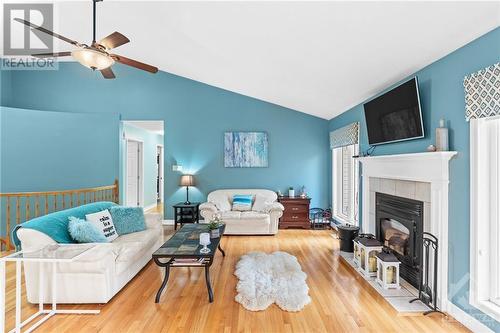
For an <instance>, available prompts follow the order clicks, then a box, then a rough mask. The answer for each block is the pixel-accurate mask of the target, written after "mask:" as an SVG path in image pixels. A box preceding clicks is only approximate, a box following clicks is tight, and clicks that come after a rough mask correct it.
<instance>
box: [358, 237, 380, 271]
mask: <svg viewBox="0 0 500 333" xmlns="http://www.w3.org/2000/svg"><path fill="white" fill-rule="evenodd" d="M362 238H368V239H375V235H373V234H358V235H357V236H356V237H355V238H354V239H353V241H352V243H353V254H354V256H353V262H354V264H355V265H356V267H358V268H360V266H361V249H360V246H359V240H360V239H362Z"/></svg>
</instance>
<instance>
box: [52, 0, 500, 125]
mask: <svg viewBox="0 0 500 333" xmlns="http://www.w3.org/2000/svg"><path fill="white" fill-rule="evenodd" d="M97 6H98V23H97V35H98V39H99V38H102V37H104V36H106V35H107V34H109V33H111V32H113V31H115V30H116V31H120V32H121V33H123V34H124V35H126V36H127V37H129V38H130V40H131V43H129V44H127V45H124V46H121V47H120V48H117V49H116V50H115V52H116V53H118V54H123V55H125V56H127V57H131V58H136V59H137V60H141V61H144V62H147V63H150V64H153V65H156V66H158V67H159V68H160V70H163V71H166V72H170V73H173V74H177V75H180V76H184V77H187V78H190V79H193V80H197V81H200V82H204V83H207V84H210V85H213V86H217V87H220V88H224V89H227V90H230V91H234V92H237V93H241V94H243V95H247V96H251V97H255V98H258V99H262V100H265V101H268V102H272V103H275V104H279V105H282V106H285V107H288V108H292V109H295V110H298V111H301V112H305V113H308V114H311V115H315V116H318V117H321V118H325V119H330V118H332V117H334V116H336V115H338V114H340V113H342V112H344V111H346V110H347V109H349V108H350V107H352V106H354V105H356V104H358V103H360V102H362V101H363V100H365V99H367V98H369V97H371V96H373V95H374V94H376V93H378V92H379V91H381V90H382V89H384V88H386V87H388V86H389V85H391V84H393V83H395V82H397V81H399V80H401V79H403V78H404V77H406V76H407V75H410V74H411V73H413V72H415V71H417V70H419V69H421V68H422V67H424V66H426V65H428V64H430V63H432V62H433V61H435V60H437V59H439V58H441V57H443V56H445V55H447V54H448V53H450V52H452V51H454V50H456V49H457V48H460V47H461V46H463V45H465V44H467V43H469V42H470V41H472V40H474V39H475V38H477V37H479V36H481V35H483V34H485V33H487V32H488V31H490V30H492V29H494V28H496V27H498V26H499V24H500V2H478V1H471V2H451V1H448V2H403V1H402V2H163V1H153V2H144V1H141V2H138V1H107V0H105V1H104V2H100V3H98V5H97ZM91 8H92V2H91V1H90V0H89V1H85V2H80V1H78V2H58V3H57V4H56V21H55V28H54V30H55V31H56V32H58V33H60V34H62V35H64V36H67V37H69V38H72V39H76V40H79V41H82V42H86V43H89V42H90V40H91V23H92V21H91V17H92V11H91ZM499 42H500V41H499ZM56 45H57V47H58V50H57V51H64V50H70V49H71V47H68V46H70V45H64V43H58V44H56ZM117 80H120V77H119V76H118V78H117Z"/></svg>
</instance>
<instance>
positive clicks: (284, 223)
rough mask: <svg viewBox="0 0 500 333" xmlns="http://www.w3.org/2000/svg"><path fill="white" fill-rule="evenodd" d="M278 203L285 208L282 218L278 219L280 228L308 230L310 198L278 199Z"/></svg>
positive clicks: (309, 225) (309, 224)
mask: <svg viewBox="0 0 500 333" xmlns="http://www.w3.org/2000/svg"><path fill="white" fill-rule="evenodd" d="M278 201H279V202H281V204H282V205H283V206H284V207H285V211H284V212H283V216H282V217H281V218H280V224H279V227H280V228H282V229H286V228H302V229H309V228H310V227H311V223H310V222H309V203H310V201H311V199H310V198H300V197H296V198H290V197H280V198H278Z"/></svg>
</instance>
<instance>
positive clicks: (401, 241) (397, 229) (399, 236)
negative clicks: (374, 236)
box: [380, 218, 410, 256]
mask: <svg viewBox="0 0 500 333" xmlns="http://www.w3.org/2000/svg"><path fill="white" fill-rule="evenodd" d="M380 232H381V237H382V242H383V243H384V245H385V246H387V247H388V248H390V249H391V250H393V251H395V252H397V253H399V254H400V255H402V256H406V255H408V254H409V242H408V240H409V238H410V230H408V228H407V227H405V226H404V225H402V224H401V223H400V222H398V221H397V220H394V219H387V218H384V219H381V221H380Z"/></svg>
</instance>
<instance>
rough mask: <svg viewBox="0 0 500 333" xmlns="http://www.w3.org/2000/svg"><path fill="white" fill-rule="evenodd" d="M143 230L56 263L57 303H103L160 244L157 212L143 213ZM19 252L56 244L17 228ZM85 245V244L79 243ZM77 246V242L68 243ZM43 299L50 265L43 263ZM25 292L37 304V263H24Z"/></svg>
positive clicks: (48, 293)
mask: <svg viewBox="0 0 500 333" xmlns="http://www.w3.org/2000/svg"><path fill="white" fill-rule="evenodd" d="M145 218H146V226H147V229H146V230H144V231H139V232H135V233H131V234H127V235H123V236H119V237H118V238H116V239H115V240H114V241H113V242H111V243H100V244H96V246H95V247H94V248H92V249H91V250H89V251H88V252H86V253H85V254H84V255H83V256H82V257H81V258H79V259H78V260H77V261H74V262H72V263H58V264H57V270H58V274H57V284H56V285H57V290H56V294H57V295H56V300H57V303H107V302H108V301H109V300H110V299H111V298H112V297H113V296H114V295H115V294H116V293H118V292H119V291H120V290H121V289H122V288H123V287H124V286H125V285H126V284H127V283H128V282H129V281H130V280H131V279H132V278H133V277H134V276H135V275H136V274H137V273H138V272H139V271H140V270H141V269H142V268H143V267H144V266H145V265H146V264H147V263H148V262H149V261H150V260H151V258H152V254H153V252H154V251H156V250H157V249H158V248H159V247H160V246H161V244H162V240H163V234H162V228H161V217H160V215H159V214H146V215H145ZM17 237H18V238H19V240H20V242H21V247H22V249H23V251H26V252H29V251H34V250H37V249H40V248H42V247H44V246H47V245H52V244H57V243H56V242H55V241H54V240H53V239H52V238H50V237H49V236H47V235H46V234H44V233H42V232H40V231H37V230H34V229H28V228H21V229H19V230H17ZM81 245H83V246H85V244H81ZM71 246H79V244H75V245H71ZM44 265H45V266H44V268H43V269H44V271H45V274H44V276H46V278H45V279H44V282H45V283H44V286H43V288H44V295H45V297H44V302H45V303H50V302H52V299H51V279H50V277H51V276H52V275H51V272H52V266H51V264H44ZM24 269H25V280H26V293H27V296H28V301H29V302H30V303H38V290H39V286H38V283H39V280H38V274H39V264H38V263H32V262H31V263H30V262H25V263H24Z"/></svg>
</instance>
